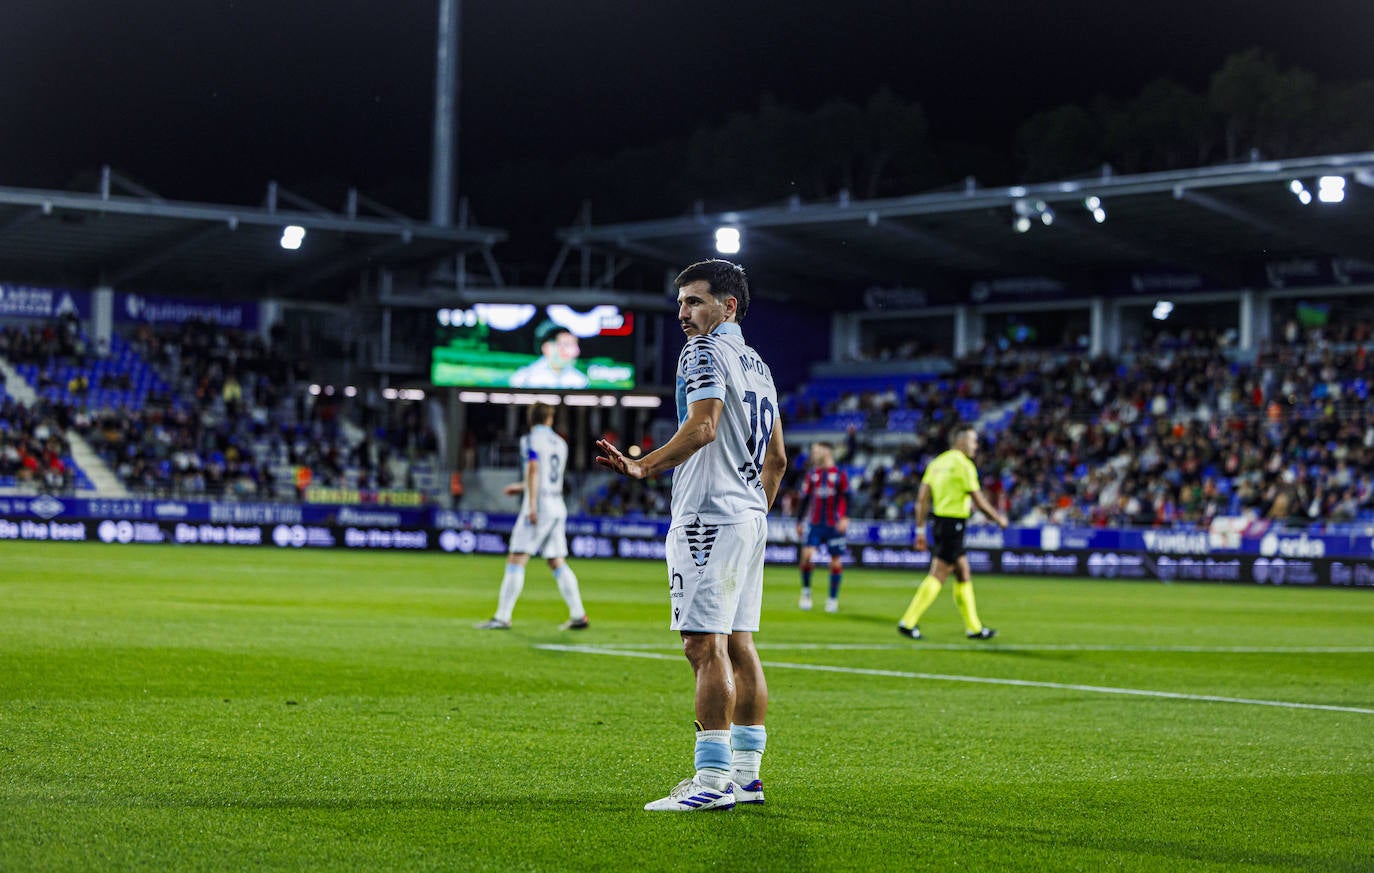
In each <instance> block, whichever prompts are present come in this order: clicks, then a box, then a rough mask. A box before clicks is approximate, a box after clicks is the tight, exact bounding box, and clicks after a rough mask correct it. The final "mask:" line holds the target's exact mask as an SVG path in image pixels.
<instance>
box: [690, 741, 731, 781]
mask: <svg viewBox="0 0 1374 873" xmlns="http://www.w3.org/2000/svg"><path fill="white" fill-rule="evenodd" d="M694 757H695V759H696V767H697V780H698V781H699V782H701V783H702V784H703V785H709V786H711V787H712V788H717V789H720V790H722V791H723V790H724V789H725V786H726V783H728V782H729V781H730V732H729V731H697V745H696V754H695V756H694Z"/></svg>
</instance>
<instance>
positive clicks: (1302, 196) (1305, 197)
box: [1298, 188, 1312, 206]
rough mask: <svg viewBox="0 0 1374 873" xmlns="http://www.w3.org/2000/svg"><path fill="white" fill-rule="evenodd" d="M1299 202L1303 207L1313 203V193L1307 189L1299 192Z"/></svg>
mask: <svg viewBox="0 0 1374 873" xmlns="http://www.w3.org/2000/svg"><path fill="white" fill-rule="evenodd" d="M1298 202H1299V203H1301V204H1302V205H1303V206H1306V205H1307V204H1309V203H1311V202H1312V192H1311V191H1308V190H1307V189H1306V188H1304V189H1302V190H1301V191H1299V192H1298Z"/></svg>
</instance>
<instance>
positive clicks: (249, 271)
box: [0, 168, 506, 299]
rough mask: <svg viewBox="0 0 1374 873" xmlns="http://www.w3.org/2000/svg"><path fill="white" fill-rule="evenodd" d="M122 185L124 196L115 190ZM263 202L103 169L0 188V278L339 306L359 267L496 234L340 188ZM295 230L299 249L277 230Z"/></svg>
mask: <svg viewBox="0 0 1374 873" xmlns="http://www.w3.org/2000/svg"><path fill="white" fill-rule="evenodd" d="M117 189H122V190H123V191H124V192H127V193H116V190H117ZM266 199H267V202H266V204H265V205H263V206H256V207H253V206H235V205H223V204H210V203H192V202H186V201H177V200H166V199H163V198H161V197H158V196H157V195H156V194H154V193H152V192H150V191H147V190H146V189H143V188H141V187H140V186H138V185H137V184H135V183H132V182H129V181H127V180H124V179H121V178H120V177H118V176H117V175H115V174H113V173H111V172H110V171H109V169H108V168H106V169H105V170H104V171H103V173H102V175H101V181H100V186H99V190H98V191H95V192H78V191H53V190H40V189H32V188H12V187H3V186H0V273H2V274H3V276H4V278H5V279H6V280H7V281H18V282H31V283H35V284H52V285H73V286H81V287H93V286H99V285H106V286H110V287H115V288H122V289H137V290H143V291H161V292H168V293H176V294H180V295H183V296H184V295H193V296H200V295H214V294H218V293H226V292H227V293H231V294H233V295H234V296H236V297H251V296H276V297H283V298H317V299H318V298H329V299H342V298H343V296H344V295H345V294H346V293H347V292H348V291H350V290H352V289H354V288H356V287H357V282H356V279H357V276H358V274H359V273H360V272H362V271H364V270H367V269H369V268H372V267H378V266H403V265H408V264H426V263H430V262H434V261H438V260H440V259H442V258H445V257H449V256H453V255H457V254H459V253H463V252H481V253H482V254H483V255H484V256H485V257H487V259H488V262H489V263H491V262H492V261H491V246H493V245H495V244H496V243H498V242H501V241H502V240H504V239H505V238H506V235H505V233H504V232H503V231H500V230H495V229H491V228H482V227H441V226H438V225H434V224H429V223H427V222H424V221H418V220H416V219H413V218H409V217H407V216H405V215H402V214H400V213H398V212H395V211H394V210H390V209H387V208H386V207H384V206H382V205H380V204H377V203H374V202H372V201H370V200H368V199H367V198H366V197H363V196H360V195H358V194H356V192H350V196H349V203H348V205H347V207H346V208H345V210H344V211H342V212H334V211H331V210H328V209H325V208H324V207H321V206H319V205H317V204H314V203H311V202H310V201H308V200H306V199H304V198H302V197H299V196H297V195H294V194H292V193H290V192H289V191H286V190H284V189H280V188H278V187H277V186H275V185H271V186H269V188H268V193H267V198H266ZM290 225H295V226H297V227H300V228H303V229H304V231H305V234H304V238H303V240H302V241H301V245H300V247H299V248H298V249H295V250H291V249H287V248H285V247H284V246H283V230H284V229H285V228H286V227H287V226H290Z"/></svg>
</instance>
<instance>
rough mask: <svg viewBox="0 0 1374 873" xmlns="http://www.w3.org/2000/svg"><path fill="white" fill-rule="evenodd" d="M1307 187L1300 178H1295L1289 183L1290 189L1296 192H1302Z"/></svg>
mask: <svg viewBox="0 0 1374 873" xmlns="http://www.w3.org/2000/svg"><path fill="white" fill-rule="evenodd" d="M1305 187H1306V186H1305V185H1303V184H1302V182H1301V181H1300V180H1298V179H1294V180H1293V181H1291V182H1289V183H1288V190H1289V191H1292V192H1293V193H1294V194H1301V193H1302V192H1303V189H1304V188H1305Z"/></svg>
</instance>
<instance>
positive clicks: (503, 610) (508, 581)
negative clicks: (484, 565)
mask: <svg viewBox="0 0 1374 873" xmlns="http://www.w3.org/2000/svg"><path fill="white" fill-rule="evenodd" d="M523 590H525V568H524V567H523V566H521V565H520V564H507V565H506V575H505V577H504V578H503V579H502V580H501V594H500V597H499V598H498V600H497V603H496V617H497V619H499V620H501V621H504V622H506V623H507V624H509V623H510V617H511V613H513V612H515V601H517V600H519V599H520V592H521V591H523Z"/></svg>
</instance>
